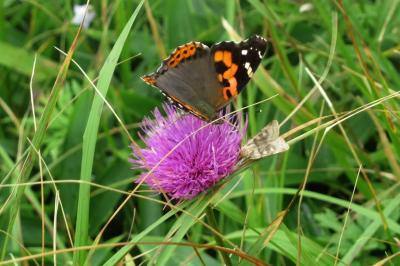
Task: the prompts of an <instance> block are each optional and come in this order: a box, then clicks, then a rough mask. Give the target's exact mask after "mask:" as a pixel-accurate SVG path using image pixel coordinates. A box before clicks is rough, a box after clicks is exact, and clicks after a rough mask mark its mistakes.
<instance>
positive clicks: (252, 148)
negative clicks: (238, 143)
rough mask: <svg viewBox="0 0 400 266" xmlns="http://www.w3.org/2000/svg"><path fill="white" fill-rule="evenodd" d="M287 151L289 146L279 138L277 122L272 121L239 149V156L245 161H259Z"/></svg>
mask: <svg viewBox="0 0 400 266" xmlns="http://www.w3.org/2000/svg"><path fill="white" fill-rule="evenodd" d="M288 149H289V145H288V144H287V143H286V142H285V140H284V139H283V138H282V137H279V124H278V121H276V120H273V121H272V122H271V123H269V124H268V125H266V126H265V127H264V128H263V129H262V130H261V131H260V132H259V133H258V134H257V135H255V136H254V137H253V138H252V139H250V140H249V141H248V142H247V143H246V144H245V145H244V146H243V147H242V148H241V150H240V155H241V157H242V158H245V159H250V160H259V159H262V158H264V157H267V156H270V155H273V154H277V153H281V152H284V151H287V150H288Z"/></svg>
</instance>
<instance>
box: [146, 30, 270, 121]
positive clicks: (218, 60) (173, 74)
mask: <svg viewBox="0 0 400 266" xmlns="http://www.w3.org/2000/svg"><path fill="white" fill-rule="evenodd" d="M266 49H267V41H266V40H265V39H264V38H262V37H259V36H253V37H251V38H249V39H247V40H245V41H243V42H240V43H234V42H221V43H218V44H215V45H213V46H212V47H211V49H210V48H209V47H207V46H206V45H204V44H202V43H199V42H191V43H187V44H184V45H182V46H179V47H178V48H177V49H175V51H173V52H172V54H171V55H170V56H169V57H168V58H167V59H165V60H164V61H163V63H162V64H161V66H160V67H159V68H158V69H157V71H156V72H154V73H152V74H150V75H147V76H144V77H143V80H144V81H145V82H146V83H148V84H150V85H152V86H155V87H157V88H159V89H160V90H161V91H162V92H163V93H164V94H165V95H166V96H167V97H168V98H169V99H170V100H171V101H172V102H173V103H174V104H176V105H178V106H179V107H181V108H182V109H184V110H186V111H189V112H191V113H193V114H194V115H196V116H198V117H200V118H201V119H203V120H205V121H211V120H214V119H215V118H216V117H217V112H218V111H219V110H220V109H221V108H223V107H224V106H226V105H227V104H228V103H229V102H230V101H231V100H232V99H233V98H234V97H235V96H236V95H238V94H239V93H240V91H241V90H242V89H243V88H244V86H245V85H246V84H247V83H248V82H249V80H250V78H251V76H252V74H253V72H254V71H255V70H256V69H257V67H258V65H259V64H260V62H261V59H262V58H263V56H264V54H265V51H266Z"/></svg>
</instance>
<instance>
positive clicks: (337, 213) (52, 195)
mask: <svg viewBox="0 0 400 266" xmlns="http://www.w3.org/2000/svg"><path fill="white" fill-rule="evenodd" d="M76 4H84V2H80V3H78V2H73V1H68V0H65V1H35V0H33V1H32V0H27V1H13V0H4V1H2V2H1V3H0V180H1V184H0V226H1V228H0V229H1V230H2V231H0V248H1V260H3V261H6V260H10V259H11V258H25V259H26V260H29V265H31V264H32V265H35V263H36V264H41V263H42V262H43V263H44V264H46V265H51V264H54V263H55V261H54V258H53V254H52V253H51V252H52V250H53V240H54V236H56V242H57V249H60V250H61V249H65V248H71V247H73V246H79V245H80V244H82V243H86V244H87V245H90V244H93V243H95V245H97V244H98V243H96V242H93V241H94V239H95V238H96V236H98V234H99V232H100V230H101V228H102V226H104V225H105V223H106V222H107V221H108V220H109V219H110V217H111V216H112V214H113V213H114V211H115V210H116V209H117V208H118V206H120V204H121V203H122V202H123V200H124V199H125V198H126V195H124V194H123V191H125V192H128V191H130V190H132V189H133V188H134V187H135V186H134V184H133V180H134V179H135V177H137V175H138V174H139V173H138V172H137V171H133V170H132V169H130V168H131V165H130V164H129V163H128V158H130V157H131V153H130V148H129V145H130V139H129V137H128V135H127V134H126V132H124V130H123V129H122V128H121V124H120V123H119V122H118V121H117V119H116V117H115V115H114V114H113V113H112V112H111V111H110V109H109V108H108V107H107V106H104V108H103V109H102V111H101V116H98V119H99V128H98V134H97V136H96V131H97V128H96V127H93V128H94V130H95V132H94V135H91V136H95V139H92V140H93V141H94V140H95V142H94V144H95V147H94V144H93V145H90V144H87V145H89V146H88V147H91V148H93V151H92V154H93V160H92V161H93V167H92V168H91V167H90V163H89V164H86V163H87V162H85V160H83V161H84V163H83V164H82V156H84V158H86V157H85V156H87V154H90V151H89V153H86V155H85V151H84V150H82V144H83V143H84V142H85V139H84V138H83V135H84V132H85V128H86V127H88V125H89V126H90V125H91V123H92V122H93V123H94V120H91V119H89V120H88V117H89V113H90V112H91V111H93V110H94V106H93V105H92V103H93V101H94V98H95V97H94V96H95V95H96V93H95V92H94V90H93V87H92V86H91V84H90V83H89V82H88V80H87V79H86V78H85V76H84V75H83V74H82V73H81V72H80V70H79V69H78V68H77V67H76V65H74V64H73V63H71V65H70V67H69V69H68V71H67V72H64V71H62V63H63V62H64V60H65V56H64V55H63V54H62V53H61V52H60V51H58V50H57V49H56V48H58V49H60V50H62V51H65V52H67V51H68V50H69V49H70V48H71V46H72V44H73V41H74V38H75V36H76V35H77V32H78V29H79V25H75V24H73V23H72V19H73V17H74V15H76V14H74V5H76ZM90 4H91V5H92V8H91V12H94V14H95V17H94V19H93V21H92V22H91V23H90V25H89V26H88V27H87V28H83V29H82V31H81V32H80V34H79V38H78V39H77V42H76V46H74V47H75V50H74V53H73V56H72V58H73V59H74V60H75V61H76V62H77V63H78V64H79V66H80V67H81V68H82V69H83V70H84V71H85V72H86V74H87V75H88V77H89V78H90V79H91V80H94V81H97V78H98V77H99V75H100V76H101V72H100V70H101V69H102V68H103V67H107V66H110V65H112V62H114V61H115V62H118V64H117V65H116V68H115V71H114V72H113V71H112V70H113V69H112V68H111V72H107V73H105V74H104V72H103V77H108V78H112V79H111V82H110V84H109V86H107V88H108V92H107V97H106V98H107V101H108V103H109V104H110V105H111V106H112V108H113V109H114V110H115V112H116V113H117V114H118V116H119V117H120V118H121V120H122V122H123V124H124V125H125V126H126V128H127V129H128V130H129V135H130V136H131V137H132V138H133V139H134V140H135V141H137V142H138V143H139V144H140V143H141V141H140V139H139V138H138V136H137V133H138V131H140V130H139V129H140V122H141V120H142V119H143V117H144V116H149V115H150V114H151V111H152V110H153V109H154V108H155V107H157V106H160V105H161V103H162V102H163V101H164V100H165V99H164V98H163V97H162V95H161V94H160V93H159V92H158V91H157V90H156V89H154V88H151V87H150V86H148V85H146V84H144V82H142V80H141V79H140V76H142V75H144V74H148V73H150V72H152V71H154V70H155V69H156V68H157V67H158V66H159V64H160V62H161V60H162V59H163V58H165V57H166V56H167V55H168V54H169V53H170V52H171V51H172V50H173V49H174V48H175V47H176V46H178V45H181V44H183V43H186V42H190V41H193V40H195V41H201V42H203V43H205V44H207V45H212V44H213V43H215V42H219V41H223V40H232V39H235V38H237V37H238V36H237V35H239V36H241V37H242V38H247V37H249V36H251V35H253V34H259V35H261V36H264V37H266V38H268V39H269V41H270V48H269V50H268V53H267V56H266V57H265V58H264V60H263V62H262V66H260V69H259V70H258V71H257V73H256V75H255V76H254V78H253V81H251V82H250V84H249V85H248V86H247V89H246V90H245V91H244V92H243V93H242V94H241V95H240V96H239V97H238V99H237V101H236V102H235V103H234V104H233V106H234V107H235V108H241V107H246V106H248V105H251V104H254V103H256V102H258V101H261V100H265V99H267V98H268V97H271V96H274V95H276V94H278V96H276V97H274V98H273V99H272V100H270V101H267V102H263V103H261V104H258V105H254V106H251V107H249V108H247V109H246V110H245V113H246V114H247V115H248V119H249V127H248V136H249V137H251V136H253V135H255V134H256V133H257V132H258V131H259V130H260V129H261V128H262V127H264V126H265V125H266V124H267V123H268V122H269V121H271V120H272V119H277V120H278V121H280V122H282V121H284V120H285V119H286V118H288V120H287V121H286V122H285V124H284V125H283V127H282V128H281V133H285V132H289V130H291V129H297V131H296V132H295V133H294V134H292V133H290V132H289V133H287V135H285V136H286V137H287V140H292V142H290V143H291V147H290V150H289V151H288V152H286V153H284V154H281V155H277V156H273V157H270V158H267V159H265V160H262V161H261V162H259V163H256V164H254V165H253V166H252V167H251V168H249V169H248V170H246V171H244V172H241V173H240V174H238V175H236V176H234V177H232V178H231V179H229V181H228V183H227V185H226V187H224V189H223V190H222V191H220V192H218V193H217V194H219V196H218V195H216V196H215V197H213V198H212V200H210V201H208V199H207V198H206V199H204V198H201V199H199V200H195V201H194V202H186V203H182V202H172V203H171V204H173V205H174V206H178V207H179V208H180V209H178V210H177V209H175V211H174V212H173V211H172V210H174V208H171V206H168V207H165V206H164V205H163V204H162V202H155V201H154V200H155V199H159V200H161V198H160V197H158V196H157V195H155V193H151V192H150V193H149V192H145V191H144V192H142V193H141V195H143V196H144V198H138V197H133V198H131V199H130V200H129V201H128V202H127V204H125V205H124V207H123V208H122V210H121V211H119V212H118V213H117V215H116V217H115V218H113V219H112V221H111V224H110V225H109V226H108V227H107V230H105V232H104V234H103V236H102V240H101V241H100V243H108V244H110V245H113V244H115V243H121V242H124V241H129V240H130V239H134V240H135V241H136V242H135V243H136V244H135V245H130V246H126V245H123V246H125V249H121V247H106V248H104V247H103V248H101V249H100V248H98V249H97V248H94V249H93V250H96V251H95V252H94V254H92V253H90V252H89V254H87V253H82V254H81V255H79V256H81V257H79V256H78V255H76V254H78V252H77V251H73V250H69V251H65V252H62V253H61V254H59V255H57V258H56V260H57V261H58V263H59V264H60V265H65V264H66V263H68V262H70V263H72V264H75V265H78V264H83V262H84V261H85V259H86V258H88V259H87V261H86V263H88V264H91V265H103V263H105V262H106V261H108V262H109V263H110V264H109V265H113V261H121V262H120V263H121V265H124V263H126V264H127V265H129V263H136V264H140V263H144V264H148V263H150V264H152V263H158V264H165V265H177V263H181V264H182V265H221V263H223V261H224V260H223V259H222V258H221V255H220V253H218V252H217V251H216V250H215V249H213V248H209V249H204V248H197V249H194V248H193V247H190V245H191V244H190V243H198V244H208V245H211V246H212V245H215V242H214V238H213V234H212V233H211V231H210V230H209V228H207V226H204V223H207V220H206V219H203V218H202V216H201V215H202V213H203V211H202V210H204V208H205V207H206V206H209V205H210V206H213V207H215V208H214V212H215V216H216V219H217V225H218V228H217V229H218V231H219V232H220V233H221V234H222V236H223V239H224V240H225V242H224V244H225V246H226V247H227V248H233V247H240V250H241V251H243V252H244V253H245V254H247V255H248V256H251V257H255V258H257V259H259V260H260V261H264V262H266V263H270V264H271V265H294V264H299V265H314V264H315V265H334V264H337V265H370V264H373V263H377V262H379V261H381V260H383V259H385V258H387V260H388V261H390V262H388V265H398V264H399V263H400V261H399V259H398V258H397V256H398V255H399V254H400V253H399V252H400V250H399V245H400V244H399V243H400V242H399V240H398V238H399V234H400V211H399V210H400V208H399V207H398V206H400V193H398V192H399V181H400V163H399V161H400V160H399V158H400V141H399V140H400V138H399V135H400V133H399V96H398V94H396V93H397V92H398V91H399V88H400V71H399V68H400V12H399V10H400V7H399V4H400V1H397V0H390V1H383V0H381V1H379V0H376V1H335V0H332V1H330V0H315V1H295V0H292V1H289V0H287V1H261V0H248V1H239V0H232V1H222V0H207V1H195V0H192V1H186V0H168V1H165V0H164V1H162V0H159V1H156V0H154V1H153V0H152V1H148V2H146V3H145V4H144V5H143V6H139V5H140V3H139V1H107V0H102V1H91V3H90ZM138 6H139V7H138ZM137 7H138V8H139V9H138V12H139V13H138V15H137V17H136V19H135V21H134V23H133V26H132V28H130V29H129V28H127V29H126V32H128V31H129V32H130V34H129V36H128V37H127V40H126V42H125V43H124V44H123V49H122V51H121V53H120V55H119V56H118V55H117V56H116V57H111V58H109V60H106V58H107V57H108V56H109V54H110V52H111V49H112V48H113V46H114V45H115V42H116V40H117V38H118V37H119V36H121V35H122V34H121V32H123V29H124V27H125V26H126V24H127V22H128V20H129V18H130V17H131V15H132V14H133V12H134V10H135V9H136V8H137ZM75 13H76V12H75ZM122 43H123V42H122ZM116 46H117V47H120V48H121V47H122V45H121V44H120V45H116ZM35 58H36V64H35V68H34V72H33V65H34V62H35ZM113 60H114V61H113ZM103 69H104V68H103ZM310 73H312V75H313V77H315V79H317V80H318V79H321V88H320V89H318V88H316V87H315V83H314V82H313V80H312V78H311V76H310V75H311V74H310ZM58 75H59V79H58V81H56V79H57V76H58ZM107 75H108V76H107ZM30 88H32V95H31V93H30ZM52 90H53V91H54V90H59V91H60V93H59V95H57V97H55V98H54V95H53V94H52ZM321 90H322V91H323V92H324V93H326V96H323V95H322V94H321ZM310 92H312V93H311V94H310ZM52 97H53V98H54V99H55V100H56V101H55V105H54V107H53V108H50V107H51V106H50V105H51V104H50V105H49V103H51V100H50V99H51V98H52ZM385 97H386V98H385ZM31 98H32V99H33V106H34V114H35V117H36V120H35V119H34V118H33V113H32V102H31ZM303 99H306V100H305V102H304V104H303V103H302V100H303ZM328 99H329V101H327V100H328ZM370 103H375V104H374V105H373V106H368V104H370ZM360 107H361V108H362V107H365V110H362V112H359V113H358V114H357V115H354V116H351V117H349V118H348V119H346V120H345V121H342V123H340V126H336V127H334V128H333V129H332V130H330V131H328V132H327V134H326V135H323V131H324V129H325V128H326V127H327V124H324V123H325V122H327V121H333V119H334V114H336V115H337V116H341V115H346V114H349V113H348V112H350V111H352V110H356V109H357V108H360ZM367 107H368V108H367ZM46 108H47V110H51V112H50V113H48V114H49V117H48V119H47V120H46V119H45V120H43V123H42V124H40V123H41V122H39V118H40V117H46V115H45V113H46V112H47V111H46ZM296 108H298V110H297V111H296V112H295V113H294V114H292V111H293V110H295V109H296ZM309 121H313V122H314V123H312V124H306V123H307V122H309ZM40 126H42V128H43V132H40V130H38V132H40V135H38V134H39V133H35V132H37V131H36V130H35V128H36V127H38V128H40ZM313 128H319V129H320V130H319V131H317V130H312V129H313ZM292 132H293V131H292ZM35 136H36V141H37V142H35V141H34V143H39V144H40V158H41V162H42V164H41V165H40V164H39V161H38V160H37V157H38V156H37V155H38V154H37V150H35V149H33V148H32V145H31V144H30V143H31V141H32V140H34V139H35ZM295 137H299V138H298V139H296V138H295ZM83 146H85V143H84V144H83ZM35 147H36V146H35ZM37 148H38V147H37ZM94 148H95V150H94ZM29 158H33V160H32V161H31V163H32V170H30V169H28V168H29V167H26V165H29V162H28V161H29V160H30V159H29ZM88 158H90V156H89V157H88ZM27 162H28V163H27ZM88 165H89V166H88ZM360 167H362V171H359V169H360ZM82 169H86V170H88V171H89V173H90V181H91V182H93V183H95V184H99V185H102V186H104V187H99V186H96V185H93V184H92V185H91V186H90V187H89V186H88V187H89V188H90V191H89V190H88V191H87V193H86V194H85V196H82V195H81V200H80V201H78V198H79V197H78V194H79V180H80V179H81V180H83V178H82V177H83V176H84V175H83V174H82ZM307 169H308V170H307ZM42 173H43V174H42ZM41 176H43V179H44V180H45V181H51V180H53V179H54V180H56V181H58V182H57V183H55V184H54V182H48V183H46V184H45V185H44V186H43V187H42V188H41V186H40V185H39V183H35V184H27V185H22V186H17V185H16V184H18V183H26V182H29V183H32V182H38V181H40V177H41ZM86 181H89V180H86ZM305 181H306V182H305ZM10 184H11V185H10ZM303 184H305V187H303V188H302V191H304V193H303V194H302V195H303V197H302V199H301V200H299V197H294V194H295V193H296V191H297V190H298V189H300V188H301V187H302V185H303ZM110 189H118V191H111V190H110ZM145 189H146V188H145V187H143V188H141V190H145ZM58 192H59V193H58ZM223 195H227V196H226V197H225V198H222V196H223ZM58 196H59V197H60V201H58V200H57V199H58ZM83 199H86V202H87V203H89V200H90V210H88V211H87V210H85V208H84V207H82V206H84V205H85V204H84V203H82V201H83ZM292 199H294V203H293V204H290V202H291V200H292ZM299 203H301V204H300V205H299ZM60 204H61V205H60ZM78 206H81V207H79V208H78ZM196 206H197V207H198V206H202V207H204V208H203V209H202V208H200V207H198V208H199V209H196V208H197V207H196ZM289 206H290V208H288V207H289ZM61 209H62V210H63V211H61ZM182 209H184V210H185V211H186V212H189V213H191V214H192V215H186V214H185V211H184V212H182ZM282 211H288V212H287V213H285V214H286V216H285V217H282V216H280V215H282ZM347 211H349V213H347ZM61 213H62V214H61ZM55 214H58V216H57V217H58V218H57V219H54V215H55ZM13 215H15V217H14V216H13ZM77 217H78V221H77ZM79 217H81V218H79ZM82 217H83V218H82ZM199 217H200V218H199ZM281 218H282V219H281ZM81 219H83V220H85V219H88V222H87V224H86V226H85V225H84V224H85V222H82V220H81ZM55 220H56V221H57V223H55ZM199 220H201V221H203V223H201V222H199ZM42 221H45V222H44V224H42ZM81 222H82V226H83V227H78V224H79V223H81ZM277 224H279V226H276V225H277ZM43 225H44V228H43ZM54 228H56V230H55V231H54ZM82 228H83V229H82ZM67 229H68V230H67ZM78 229H79V230H78ZM85 231H86V232H85ZM82 232H83V233H82ZM177 232H178V233H177ZM78 234H82V239H83V240H82V241H80V240H77V239H78V238H79V237H77V235H78ZM86 234H87V236H88V237H87V238H86V237H85V235H86ZM140 234H142V235H140ZM174 234H175V236H174V241H175V242H180V243H189V246H186V247H183V246H178V247H177V246H175V245H173V246H168V247H167V248H164V249H155V246H157V245H158V246H163V245H162V244H160V243H158V242H157V241H162V242H166V241H167V240H168V239H169V238H166V237H167V236H169V237H171V236H172V235H174ZM7 236H8V237H7ZM135 237H136V238H135ZM42 238H44V241H43V240H42ZM300 238H301V242H300V243H299V239H300ZM138 241H139V242H138ZM140 241H141V242H140ZM151 241H155V242H154V243H153V245H150V244H149V243H147V244H145V243H144V242H151ZM142 242H143V243H142ZM43 243H44V244H43ZM74 243H75V245H74ZM77 243H79V245H77ZM235 245H236V246H235ZM153 248H154V249H153ZM128 251H129V253H128ZM44 252H49V254H48V255H47V256H45V257H42V256H41V255H40V254H41V253H44ZM146 252H148V253H146ZM32 254H39V255H38V257H35V258H28V257H27V256H29V255H32ZM135 256H138V257H135ZM391 256H392V257H391ZM72 261H73V262H72ZM89 261H90V262H89ZM231 261H232V264H233V265H236V264H238V263H242V264H245V262H243V261H241V260H240V259H239V256H235V255H232V256H231ZM0 264H1V263H0ZM26 265H28V264H26ZM130 265H134V264H130Z"/></svg>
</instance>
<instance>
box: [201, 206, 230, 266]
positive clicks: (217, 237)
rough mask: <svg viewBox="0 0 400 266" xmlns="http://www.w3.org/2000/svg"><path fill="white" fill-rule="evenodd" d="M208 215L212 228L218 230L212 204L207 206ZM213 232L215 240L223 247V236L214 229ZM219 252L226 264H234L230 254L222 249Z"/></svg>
mask: <svg viewBox="0 0 400 266" xmlns="http://www.w3.org/2000/svg"><path fill="white" fill-rule="evenodd" d="M206 215H207V219H208V223H209V224H210V226H211V227H212V228H214V229H215V230H217V228H218V226H217V221H216V220H215V216H214V211H213V209H212V208H211V207H210V206H207V208H206ZM212 233H213V235H214V239H215V242H216V243H217V244H218V245H219V246H221V247H223V246H224V240H223V239H222V238H221V236H220V235H218V234H215V233H214V232H213V231H212ZM219 252H220V254H221V256H222V259H223V260H224V263H225V265H226V266H232V262H231V259H230V258H229V256H228V254H226V253H225V252H224V251H222V250H220V251H219Z"/></svg>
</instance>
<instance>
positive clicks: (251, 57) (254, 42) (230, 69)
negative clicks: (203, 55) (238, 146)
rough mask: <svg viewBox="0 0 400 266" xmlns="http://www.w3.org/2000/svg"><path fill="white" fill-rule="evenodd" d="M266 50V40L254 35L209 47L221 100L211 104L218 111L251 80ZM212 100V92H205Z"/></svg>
mask: <svg viewBox="0 0 400 266" xmlns="http://www.w3.org/2000/svg"><path fill="white" fill-rule="evenodd" d="M266 50H267V40H265V39H264V38H262V37H260V36H258V35H255V36H253V37H251V38H249V39H247V40H244V41H242V42H239V43H235V42H220V43H217V44H215V45H213V46H212V47H211V57H212V59H213V61H214V66H215V71H216V75H217V80H218V81H219V83H220V84H221V90H222V95H223V98H221V99H220V101H214V102H213V104H214V105H215V106H216V109H217V110H219V109H221V108H222V107H224V106H225V105H227V104H228V103H229V102H230V100H231V99H233V98H234V97H235V96H237V95H238V94H239V93H240V92H241V91H242V90H243V89H244V87H245V86H246V84H247V83H248V82H249V80H250V79H251V77H252V75H253V73H254V72H255V71H256V69H257V67H258V66H259V64H260V62H261V60H262V58H263V57H264V55H265V52H266ZM206 93H207V96H208V99H213V98H214V97H213V95H214V94H215V92H214V91H210V88H209V90H208V91H207V92H206Z"/></svg>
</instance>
